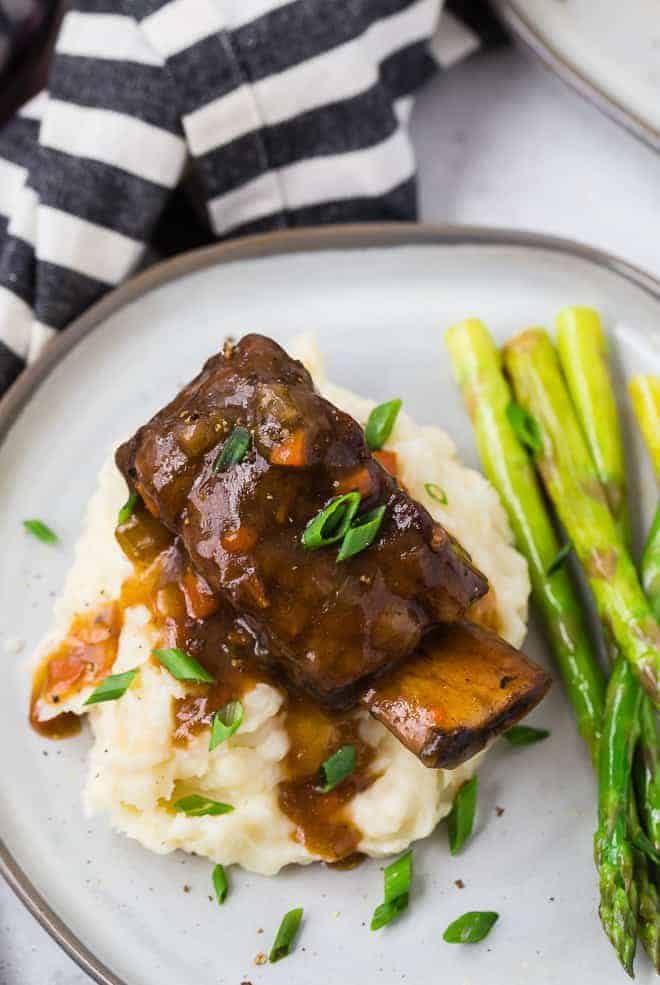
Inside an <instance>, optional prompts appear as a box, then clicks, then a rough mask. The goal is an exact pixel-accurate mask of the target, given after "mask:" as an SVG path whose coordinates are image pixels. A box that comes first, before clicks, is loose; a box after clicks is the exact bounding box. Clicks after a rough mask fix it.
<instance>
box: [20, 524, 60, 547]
mask: <svg viewBox="0 0 660 985" xmlns="http://www.w3.org/2000/svg"><path fill="white" fill-rule="evenodd" d="M23 526H24V527H25V529H26V530H27V532H28V533H30V534H32V536H33V537H36V538H37V540H42V541H43V542H44V544H56V543H57V542H58V540H59V537H58V536H57V534H56V533H55V531H54V530H51V529H50V527H48V526H46V524H45V523H44V522H43V521H42V520H23Z"/></svg>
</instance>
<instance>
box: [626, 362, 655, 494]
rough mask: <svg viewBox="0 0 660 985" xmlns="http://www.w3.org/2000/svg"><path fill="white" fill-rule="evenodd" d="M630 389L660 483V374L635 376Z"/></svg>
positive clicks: (636, 414) (629, 385) (629, 386)
mask: <svg viewBox="0 0 660 985" xmlns="http://www.w3.org/2000/svg"><path fill="white" fill-rule="evenodd" d="M628 389H629V392H630V397H631V399H632V404H633V408H634V410H635V416H636V417H637V420H638V421H639V426H640V428H641V431H642V434H643V435H644V440H645V441H646V444H647V446H648V449H649V453H650V455H651V462H652V463H653V468H654V469H655V477H656V481H657V482H658V484H659V485H660V376H643V375H640V376H633V378H632V380H631V381H630V383H629V384H628Z"/></svg>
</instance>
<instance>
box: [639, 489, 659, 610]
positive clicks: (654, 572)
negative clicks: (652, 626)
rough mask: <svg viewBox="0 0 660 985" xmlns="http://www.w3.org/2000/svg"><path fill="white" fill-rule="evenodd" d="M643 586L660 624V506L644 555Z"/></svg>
mask: <svg viewBox="0 0 660 985" xmlns="http://www.w3.org/2000/svg"><path fill="white" fill-rule="evenodd" d="M642 585H643V587H644V591H645V592H646V597H647V599H648V600H649V604H650V606H651V608H652V609H653V613H654V615H655V618H656V619H657V620H658V621H659V622H660V506H658V508H657V510H656V512H655V519H654V520H653V523H652V524H651V529H650V530H649V533H648V536H647V538H646V545H645V546H644V553H643V554H642Z"/></svg>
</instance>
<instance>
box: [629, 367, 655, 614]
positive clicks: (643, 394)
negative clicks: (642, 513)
mask: <svg viewBox="0 0 660 985" xmlns="http://www.w3.org/2000/svg"><path fill="white" fill-rule="evenodd" d="M629 389H630V396H631V399H632V404H633V409H634V411H635V416H636V417H637V421H638V423H639V427H640V430H641V432H642V434H643V436H644V440H645V441H646V445H647V447H648V450H649V454H650V456H651V462H652V464H653V468H654V470H655V478H656V481H657V483H658V485H659V486H660V376H635V377H633V379H632V380H631V381H630V386H629ZM642 584H643V586H644V590H645V592H646V594H647V596H648V599H649V602H650V603H651V607H652V608H653V610H654V612H655V617H656V619H657V620H658V621H660V505H658V509H657V510H656V514H655V520H654V521H653V524H652V526H651V530H650V532H649V535H648V537H647V540H646V546H645V548H644V554H643V555H642Z"/></svg>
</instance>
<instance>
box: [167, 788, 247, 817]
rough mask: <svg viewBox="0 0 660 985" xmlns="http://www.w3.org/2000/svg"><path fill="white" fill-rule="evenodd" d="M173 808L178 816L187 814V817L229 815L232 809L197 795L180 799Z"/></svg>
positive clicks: (227, 805)
mask: <svg viewBox="0 0 660 985" xmlns="http://www.w3.org/2000/svg"><path fill="white" fill-rule="evenodd" d="M173 806H174V810H175V811H177V812H178V813H179V814H187V815H188V817H204V816H205V815H206V814H212V815H216V814H231V812H232V811H233V809H234V808H233V807H232V805H231V804H223V803H221V802H220V801H219V800H211V799H210V798H208V797H202V795H201V794H198V793H191V794H189V796H188V797H181V799H180V800H177V801H175V802H174V805H173Z"/></svg>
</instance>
